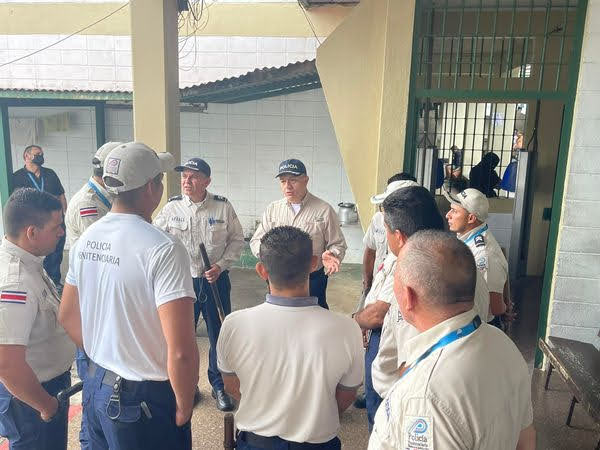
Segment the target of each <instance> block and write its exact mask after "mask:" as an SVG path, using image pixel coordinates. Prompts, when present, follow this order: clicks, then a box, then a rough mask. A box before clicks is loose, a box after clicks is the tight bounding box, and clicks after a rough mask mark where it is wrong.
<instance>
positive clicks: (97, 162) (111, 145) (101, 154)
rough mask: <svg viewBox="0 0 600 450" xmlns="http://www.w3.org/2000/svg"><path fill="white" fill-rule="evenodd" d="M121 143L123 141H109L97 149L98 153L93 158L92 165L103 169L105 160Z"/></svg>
mask: <svg viewBox="0 0 600 450" xmlns="http://www.w3.org/2000/svg"><path fill="white" fill-rule="evenodd" d="M119 145H123V143H122V142H107V143H106V144H104V145H102V146H101V147H100V148H99V149H98V150H96V153H95V154H94V157H93V158H92V166H94V168H95V169H102V167H104V160H105V159H106V157H107V156H108V154H109V153H110V152H111V151H112V150H113V149H115V148H116V147H118V146H119Z"/></svg>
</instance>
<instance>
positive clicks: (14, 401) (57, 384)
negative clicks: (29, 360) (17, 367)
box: [0, 372, 71, 450]
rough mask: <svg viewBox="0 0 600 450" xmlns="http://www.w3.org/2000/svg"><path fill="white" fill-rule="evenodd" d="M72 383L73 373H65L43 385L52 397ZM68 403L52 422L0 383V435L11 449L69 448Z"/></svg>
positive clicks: (46, 449) (43, 449) (45, 449)
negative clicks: (46, 420) (41, 417)
mask: <svg viewBox="0 0 600 450" xmlns="http://www.w3.org/2000/svg"><path fill="white" fill-rule="evenodd" d="M69 386H71V374H70V372H65V373H63V374H62V375H59V376H57V377H56V378H53V379H51V380H49V381H46V382H45V383H42V387H43V388H44V389H45V390H46V392H48V394H50V395H52V396H56V394H58V393H59V392H60V391H62V390H63V389H66V388H68V387H69ZM68 410H69V405H68V403H67V404H66V405H65V407H61V408H59V410H58V412H57V413H56V415H55V416H54V417H53V418H52V420H51V421H50V422H44V421H42V419H40V413H39V412H38V411H36V410H35V409H33V408H32V407H31V406H29V405H27V404H25V403H23V402H22V401H21V400H19V399H18V398H16V397H14V396H13V395H12V394H11V393H10V392H9V391H8V390H7V389H6V388H5V387H4V385H3V384H0V436H5V437H6V438H7V439H8V441H9V445H10V449H11V450H13V449H14V450H17V449H23V450H66V448H67V420H68V414H69V411H68Z"/></svg>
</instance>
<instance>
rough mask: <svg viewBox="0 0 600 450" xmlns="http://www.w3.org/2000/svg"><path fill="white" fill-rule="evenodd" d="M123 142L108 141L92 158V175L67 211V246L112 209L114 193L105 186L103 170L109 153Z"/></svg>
mask: <svg viewBox="0 0 600 450" xmlns="http://www.w3.org/2000/svg"><path fill="white" fill-rule="evenodd" d="M121 144H122V142H107V143H106V144H104V145H103V146H102V147H100V148H99V149H98V151H96V153H95V154H94V157H93V158H92V167H93V172H92V176H91V177H90V179H89V180H88V181H87V182H86V183H85V184H84V185H83V187H82V188H81V189H79V191H77V193H76V194H75V195H74V196H73V198H71V201H70V202H69V206H67V212H66V213H65V226H66V227H67V248H71V247H72V246H73V244H75V242H76V241H77V239H79V236H81V234H82V233H83V232H84V231H85V230H86V229H87V227H89V226H90V225H91V224H93V223H94V222H96V221H97V220H98V219H100V218H102V217H104V216H105V215H106V213H107V212H108V211H110V206H111V203H112V195H110V194H109V193H108V191H107V190H106V189H105V188H104V181H102V172H103V170H104V161H105V160H106V157H107V156H108V154H109V153H110V152H111V150H112V149H114V148H116V147H118V146H119V145H121Z"/></svg>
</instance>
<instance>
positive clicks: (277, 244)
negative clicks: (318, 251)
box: [217, 226, 363, 450]
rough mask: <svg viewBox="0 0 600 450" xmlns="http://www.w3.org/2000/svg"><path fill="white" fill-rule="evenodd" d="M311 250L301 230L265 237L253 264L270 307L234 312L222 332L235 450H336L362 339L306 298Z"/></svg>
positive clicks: (359, 366)
mask: <svg viewBox="0 0 600 450" xmlns="http://www.w3.org/2000/svg"><path fill="white" fill-rule="evenodd" d="M312 250H313V248H312V242H311V239H310V236H309V235H308V234H307V233H306V232H304V231H302V230H300V229H298V228H295V227H291V226H282V227H275V228H272V229H271V230H269V231H267V232H266V233H265V234H264V236H263V237H262V238H261V240H260V262H259V263H258V264H257V265H256V271H257V272H258V274H259V275H260V277H261V278H263V279H264V280H266V281H267V282H268V283H269V290H270V293H269V294H268V295H267V300H266V302H265V303H263V304H261V305H259V306H256V307H254V308H249V309H245V310H241V311H236V312H233V313H231V314H230V315H229V316H227V318H226V319H225V321H224V322H223V325H222V327H221V333H220V335H219V340H218V343H217V361H218V365H219V369H220V370H221V372H222V374H223V382H224V383H225V390H226V391H227V392H228V393H229V394H230V395H232V396H233V397H234V398H236V399H237V400H238V401H239V402H240V403H239V409H238V411H237V413H236V415H235V422H236V426H237V428H238V430H239V431H240V432H239V434H238V442H237V448H238V450H248V449H250V450H254V449H264V448H295V447H294V446H298V445H300V444H303V443H306V444H311V445H310V448H311V449H332V450H333V449H339V448H341V444H340V440H339V439H338V437H337V434H338V430H339V427H340V419H339V416H340V414H341V413H342V412H343V411H344V410H345V409H346V408H347V407H348V406H350V405H351V404H352V402H353V401H354V398H355V396H356V389H357V388H358V387H359V386H360V384H362V381H363V363H362V358H363V348H362V339H361V333H360V329H359V327H358V325H356V323H354V322H353V321H352V320H351V319H350V318H348V317H344V316H342V315H340V314H337V313H334V312H331V311H328V310H326V309H324V308H321V307H319V306H318V303H317V297H310V296H309V274H310V272H311V271H313V270H314V269H315V267H316V266H317V264H318V256H316V255H315V256H313V251H312ZM332 337H333V338H332ZM307 447H308V445H307ZM302 448H304V447H302Z"/></svg>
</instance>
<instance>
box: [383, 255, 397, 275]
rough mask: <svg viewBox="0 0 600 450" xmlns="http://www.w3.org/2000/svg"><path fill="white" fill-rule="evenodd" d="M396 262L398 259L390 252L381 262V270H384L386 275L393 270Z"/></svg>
mask: <svg viewBox="0 0 600 450" xmlns="http://www.w3.org/2000/svg"><path fill="white" fill-rule="evenodd" d="M397 260H398V257H397V256H396V255H394V254H393V253H392V252H391V251H390V252H389V253H388V254H387V255H386V256H385V259H384V260H383V270H385V271H386V273H389V272H390V271H391V270H394V267H395V266H396V261H397Z"/></svg>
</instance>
